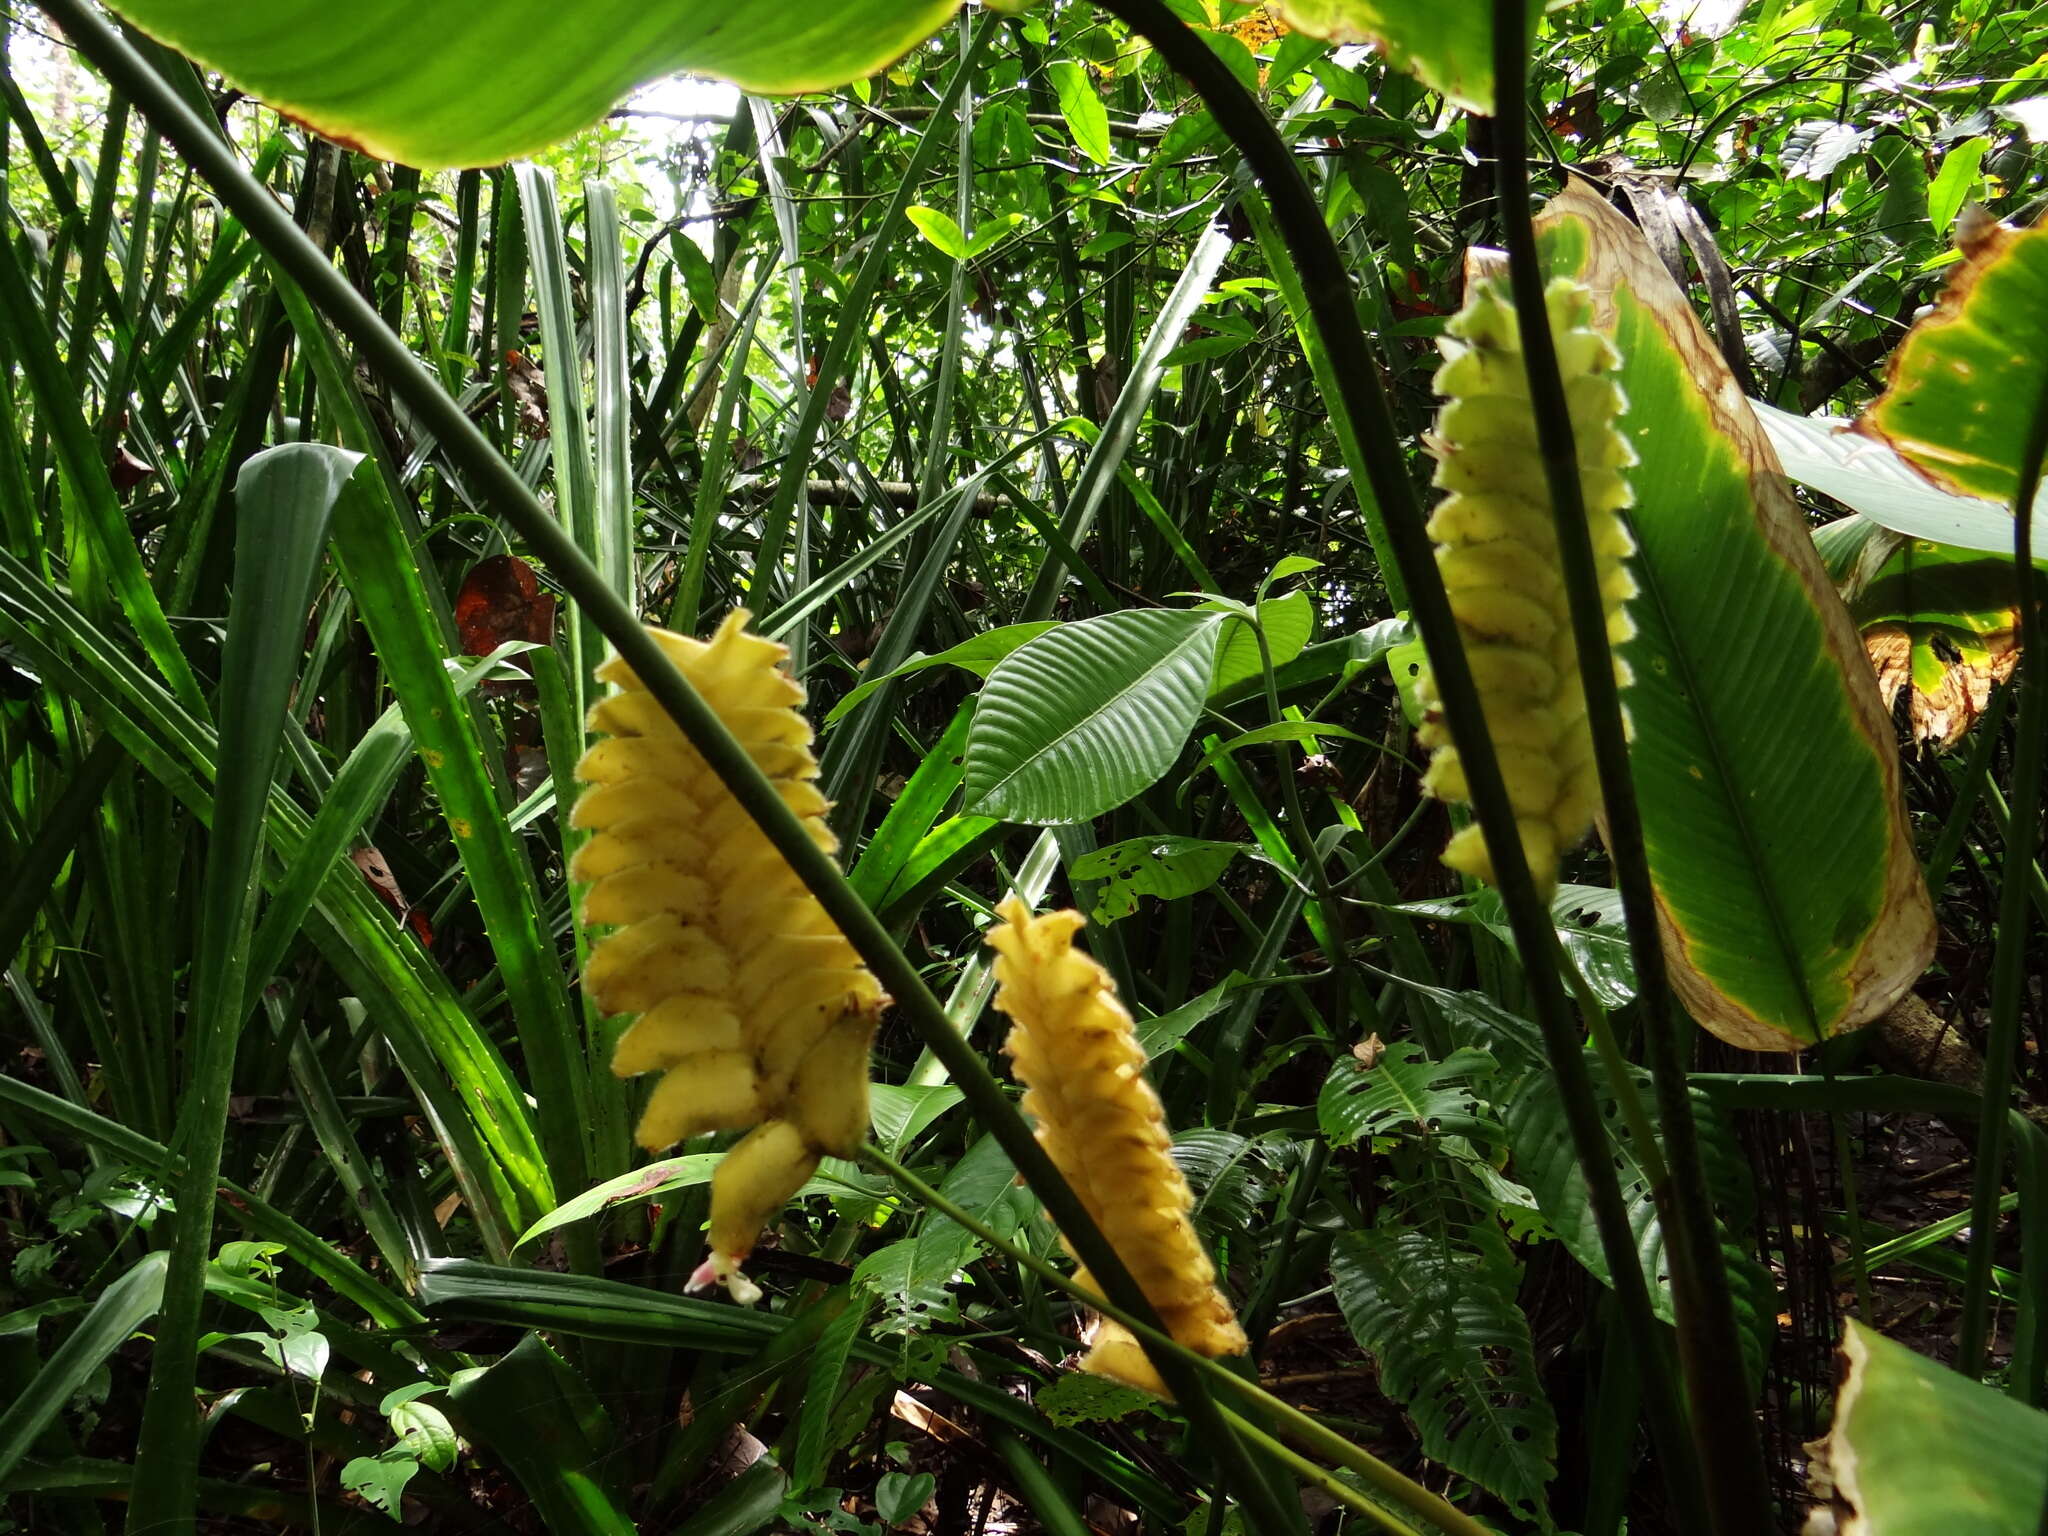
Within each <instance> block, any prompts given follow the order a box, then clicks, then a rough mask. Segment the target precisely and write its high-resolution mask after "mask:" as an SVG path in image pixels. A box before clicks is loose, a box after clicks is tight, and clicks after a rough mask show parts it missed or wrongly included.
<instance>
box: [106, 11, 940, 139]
mask: <svg viewBox="0 0 2048 1536" xmlns="http://www.w3.org/2000/svg"><path fill="white" fill-rule="evenodd" d="M959 3H960V0H836V3H833V4H826V3H824V0H726V3H724V4H721V5H704V4H701V3H699V0H583V3H579V4H575V5H563V4H559V3H556V0H493V3H491V4H488V5H475V4H470V3H467V0H350V3H349V4H347V5H339V6H337V5H327V4H322V3H319V0H271V3H268V4H264V5H260V6H251V5H240V4H227V3H222V0H124V3H123V4H121V5H120V6H119V7H118V9H119V11H120V13H121V15H122V16H123V17H125V18H126V19H127V20H129V21H132V22H134V23H135V24H136V25H137V26H138V27H140V28H142V30H144V31H145V32H148V33H149V34H150V35H151V36H153V37H156V38H158V39H159V40H161V41H163V42H166V43H169V44H170V45H171V46H172V47H173V48H176V49H178V50H179V51H180V52H182V53H185V54H187V55H189V56H190V57H191V58H193V59H194V60H196V61H198V62H199V63H201V64H204V65H206V66H207V67H209V68H211V69H216V70H219V71H220V72H221V73H222V74H223V75H225V76H226V77H227V78H228V80H229V81H231V82H232V83H233V84H235V85H236V86H239V87H240V88H241V89H242V90H245V91H247V92H248V93H249V94H250V95H252V96H255V97H257V98H258V99H260V100H261V101H263V102H264V103H265V104H266V105H268V106H271V107H275V108H276V109H277V110H278V111H280V112H283V113H285V114H287V115H288V116H291V117H295V118H297V119H299V120H300V121H301V122H304V123H307V124H309V125H311V126H312V127H314V128H317V129H319V130H320V132H322V133H324V134H326V135H327V136H328V137H329V138H331V139H335V140H337V141H339V142H341V143H344V144H347V145H350V146H352V147H354V148H357V149H360V150H363V151H364V152H366V153H368V154H370V155H373V156H375V157H376V158H378V159H380V160H397V161H401V162H403V163H405V164H407V165H417V166H427V167H436V166H454V165H495V164H496V163H498V162H499V161H501V160H510V159H513V158H514V157H516V156H519V155H528V154H533V153H535V152H536V151H539V150H542V149H545V148H547V147H548V146H549V145H551V144H554V143H556V142H557V141H559V140H562V139H565V138H567V137H568V136H569V135H570V134H572V133H574V132H576V131H577V130H578V129H580V128H584V127H587V126H589V125H590V124H591V123H594V122H596V121H597V120H598V119H599V118H600V117H602V116H604V114H605V112H606V111H608V110H609V109H610V108H611V106H612V105H613V104H614V103H615V102H617V101H618V100H619V99H620V98H621V97H623V96H625V95H626V94H627V93H628V92H629V91H631V90H632V89H633V88H634V87H635V86H638V85H643V84H645V83H647V82H648V81H651V80H659V79H661V78H662V77H663V76H664V75H673V74H677V73H681V72H683V71H688V72H690V73H692V74H700V75H713V76H716V77H718V78H719V79H723V80H730V81H732V82H733V83H734V84H736V85H739V86H740V87H742V88H743V89H745V90H749V91H759V92H765V93H769V94H783V93H793V92H797V91H811V90H822V89H825V88H827V87H829V86H835V85H843V84H845V83H846V82H847V81H849V80H854V79H858V78H859V77H860V76H862V75H867V74H871V73H873V72H874V71H875V70H878V69H881V68H883V67H884V66H885V65H887V64H889V63H891V62H892V61H894V60H895V59H897V58H899V57H901V56H902V55H903V54H904V53H907V52H908V51H909V50H910V49H912V48H914V47H915V46H917V44H918V43H920V42H922V41H923V40H924V39H925V38H927V37H929V36H930V35H931V34H932V33H933V32H935V31H937V30H938V28H939V27H940V25H941V24H942V23H943V22H944V21H945V20H946V18H947V17H949V16H951V15H952V14H953V12H954V11H955V10H956V9H958V7H959Z"/></svg>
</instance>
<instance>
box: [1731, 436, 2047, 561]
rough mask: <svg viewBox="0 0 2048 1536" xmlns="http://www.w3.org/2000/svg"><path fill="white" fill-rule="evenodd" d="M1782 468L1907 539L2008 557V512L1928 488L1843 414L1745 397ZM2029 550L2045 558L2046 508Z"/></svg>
mask: <svg viewBox="0 0 2048 1536" xmlns="http://www.w3.org/2000/svg"><path fill="white" fill-rule="evenodd" d="M1750 406H1751V408H1752V409H1753V410H1755V412H1756V415H1757V420H1758V421H1760V422H1762V423H1763V428H1764V431H1765V432H1766V433H1768V434H1769V436H1770V439H1771V446H1772V447H1773V448H1774V449H1776V450H1777V453H1778V459H1779V462H1781V463H1782V464H1783V465H1784V467H1785V473H1786V474H1787V475H1788V476H1790V477H1791V478H1792V479H1794V480H1797V481H1798V482H1799V483H1800V484H1801V485H1805V486H1811V487H1812V488H1813V489H1814V490H1816V491H1819V492H1821V493H1822V494H1824V495H1827V496H1832V497H1833V498H1834V499H1835V500H1836V501H1839V502H1840V503H1842V505H1843V506H1845V507H1853V508H1854V509H1855V510H1856V511H1858V512H1860V513H1862V514H1863V515H1864V516H1865V517H1867V518H1869V519H1870V520H1871V521H1872V522H1874V523H1877V524H1879V525H1880V526H1882V527H1885V528H1889V529H1891V530H1892V532H1894V533H1899V534H1903V535H1905V536H1906V537H1907V538H1909V539H1928V540H1931V541H1933V542H1934V543H1937V544H1955V545H1959V546H1961V547H1962V548H1964V549H1982V550H1989V551H1992V552H1993V553H2001V554H2004V555H2005V556H2007V557H2008V558H2010V557H2011V555H2012V509H2011V508H2010V507H2007V506H2001V505H1999V504H1998V503H1997V502H1995V501H1986V500H1985V499H1984V498H1983V497H1981V496H1962V495H1958V494H1956V493H1955V492H1953V491H1945V490H1943V489H1941V488H1940V487H1939V486H1936V485H1930V484H1929V483H1928V481H1927V477H1926V476H1925V475H1923V474H1921V473H1920V472H1919V471H1918V470H1916V469H1915V468H1914V467H1913V466H1912V465H1911V464H1909V463H1907V462H1906V460H1905V459H1904V458H1902V457H1901V456H1900V455H1899V454H1898V452H1897V451H1896V450H1894V449H1893V448H1891V447H1890V446H1888V445H1887V444H1885V443H1881V442H1878V441H1877V440H1875V439H1874V438H1871V437H1868V436H1866V435H1865V434H1863V433H1861V432H1858V431H1856V430H1855V427H1856V423H1855V422H1853V421H1852V420H1850V419H1849V418H1848V417H1846V416H1795V415H1793V414H1792V412H1790V411H1781V410H1779V409H1778V408H1777V407H1776V406H1774V405H1767V404H1765V403H1764V402H1763V401H1761V400H1752V401H1750ZM2034 548H2035V549H2036V550H2037V551H2039V552H2040V553H2039V556H2038V558H2039V560H2040V561H2041V562H2043V563H2048V512H2044V511H2040V510H2036V511H2035V513H2034Z"/></svg>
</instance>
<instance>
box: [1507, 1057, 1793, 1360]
mask: <svg viewBox="0 0 2048 1536" xmlns="http://www.w3.org/2000/svg"><path fill="white" fill-rule="evenodd" d="M1586 1070H1587V1071H1588V1072H1589V1073H1590V1074H1591V1076H1592V1079H1593V1091H1594V1095H1595V1098H1596V1100H1597V1102H1598V1103H1599V1104H1600V1106H1601V1110H1602V1114H1603V1117H1604V1118H1605V1119H1606V1120H1607V1123H1608V1124H1609V1125H1610V1127H1613V1126H1617V1125H1618V1114H1617V1111H1616V1109H1615V1107H1614V1094H1613V1091H1612V1089H1610V1088H1609V1087H1608V1077H1607V1072H1606V1069H1605V1067H1604V1066H1603V1065H1602V1064H1601V1062H1600V1061H1599V1059H1598V1058H1597V1057H1596V1056H1594V1055H1592V1054H1591V1053H1590V1052H1589V1053H1588V1054H1587V1057H1586ZM1631 1070H1632V1071H1633V1072H1635V1074H1636V1077H1637V1092H1638V1095H1639V1097H1640V1098H1641V1099H1642V1101H1643V1106H1644V1109H1645V1111H1646V1112H1647V1114H1648V1115H1649V1118H1650V1125H1651V1130H1652V1131H1653V1132H1655V1131H1656V1129H1657V1124H1658V1119H1659V1117H1658V1114H1657V1106H1656V1101H1655V1098H1654V1096H1653V1095H1652V1093H1651V1092H1650V1083H1649V1079H1648V1076H1647V1074H1645V1073H1643V1072H1642V1071H1641V1069H1639V1068H1632V1069H1631ZM1690 1092H1691V1096H1692V1104H1693V1118H1694V1120H1695V1121H1696V1122H1697V1124H1698V1127H1699V1144H1700V1163H1701V1166H1702V1167H1703V1168H1704V1170H1705V1172H1706V1178H1707V1190H1708V1193H1709V1195H1710V1196H1711V1197H1712V1199H1713V1203H1714V1207H1715V1210H1716V1213H1717V1214H1718V1215H1719V1216H1720V1218H1721V1223H1722V1241H1721V1258H1722V1263H1723V1264H1724V1266H1725V1267H1726V1269H1727V1271H1728V1283H1729V1288H1730V1290H1731V1291H1732V1292H1733V1293H1734V1302H1735V1317H1736V1322H1737V1324H1738V1325H1739V1329H1740V1334H1741V1341H1742V1351H1743V1359H1744V1361H1745V1363H1746V1364H1747V1365H1748V1367H1749V1377H1750V1380H1751V1381H1752V1382H1758V1381H1761V1380H1762V1379H1763V1366H1764V1356H1765V1352H1766V1350H1767V1349H1768V1348H1769V1341H1770V1338H1771V1334H1772V1331H1773V1329H1774V1328H1775V1326H1776V1320H1777V1315H1778V1303H1777V1292H1776V1290H1775V1288H1774V1287H1773V1285H1772V1282H1771V1277H1770V1274H1769V1273H1768V1272H1767V1271H1766V1270H1765V1269H1764V1268H1763V1267H1762V1266H1761V1265H1760V1264H1758V1263H1757V1261H1756V1258H1755V1256H1754V1255H1753V1254H1752V1253H1751V1252H1750V1250H1749V1247H1748V1246H1747V1244H1746V1243H1745V1242H1744V1240H1743V1237H1744V1234H1745V1233H1747V1231H1748V1229H1749V1225H1750V1218H1751V1214H1752V1211H1753V1208H1754V1206H1755V1191H1754V1189H1753V1188H1752V1186H1751V1183H1750V1172H1749V1163H1748V1160H1747V1159H1746V1158H1745V1157H1744V1155H1743V1153H1742V1151H1741V1149H1740V1148H1739V1147H1737V1145H1736V1144H1735V1139H1734V1137H1733V1136H1732V1135H1731V1134H1730V1133H1729V1130H1728V1123H1727V1120H1726V1118H1725V1117H1724V1116H1723V1115H1722V1114H1721V1113H1720V1111H1719V1110H1718V1109H1717V1108H1716V1107H1715V1106H1714V1104H1713V1102H1712V1100H1710V1099H1709V1098H1708V1097H1707V1096H1706V1095H1705V1094H1704V1093H1703V1092H1702V1091H1700V1090H1699V1089H1692V1090H1690ZM1502 1118H1503V1121H1504V1123H1505V1125H1506V1129H1507V1138H1508V1145H1509V1147H1510V1148H1511V1149H1512V1151H1513V1155H1514V1160H1513V1162H1512V1164H1511V1165H1510V1172H1512V1173H1513V1174H1514V1176H1515V1177H1516V1178H1518V1179H1520V1180H1521V1181H1522V1182H1523V1183H1524V1184H1525V1185H1527V1186H1528V1188H1529V1189H1530V1191H1531V1192H1532V1193H1533V1194H1534V1195H1535V1196H1536V1204H1537V1207H1538V1209H1540V1210H1541V1211H1542V1212H1543V1217H1544V1219H1545V1220H1546V1221H1548V1222H1549V1223H1550V1225H1551V1227H1552V1228H1553V1229H1554V1230H1555V1231H1556V1233H1557V1235H1558V1237H1559V1239H1560V1240H1562V1241H1563V1243H1564V1245H1565V1247H1566V1248H1568V1249H1570V1250H1571V1253H1572V1256H1573V1257H1574V1258H1576V1259H1577V1260H1578V1261H1579V1262H1580V1263H1581V1264H1582V1265H1584V1266H1585V1268H1586V1272H1587V1273H1588V1274H1590V1275H1592V1276H1593V1278H1594V1279H1596V1280H1598V1281H1599V1282H1600V1283H1601V1284H1602V1285H1610V1286H1611V1285H1612V1284H1613V1280H1612V1278H1611V1276H1610V1273H1609V1271H1608V1268H1607V1256H1606V1251H1605V1250H1604V1249H1603V1248H1602V1246H1601V1243H1600V1234H1599V1231H1598V1229H1597V1227H1596V1226H1595V1224H1594V1220H1593V1209H1592V1196H1591V1195H1590V1194H1589V1193H1588V1192H1587V1189H1586V1180H1585V1176H1584V1174H1582V1173H1581V1172H1580V1171H1579V1164H1578V1160H1577V1157H1576V1156H1575V1154H1574V1153H1573V1151H1572V1140H1571V1127H1570V1126H1569V1125H1568V1124H1567V1123H1566V1121H1565V1116H1564V1109H1563V1103H1562V1100H1561V1099H1560V1097H1559V1095H1558V1093H1557V1089H1556V1086H1555V1083H1554V1082H1553V1080H1552V1078H1551V1076H1550V1073H1549V1072H1548V1071H1547V1070H1538V1071H1534V1072H1531V1073H1529V1075H1528V1076H1527V1077H1525V1078H1524V1079H1523V1080H1522V1081H1521V1083H1520V1084H1519V1085H1518V1086H1517V1087H1516V1088H1515V1090H1514V1092H1513V1093H1512V1095H1511V1096H1510V1097H1509V1099H1508V1101H1507V1103H1506V1105H1505V1106H1504V1110H1503V1117H1502ZM1612 1146H1613V1151H1614V1158H1615V1172H1616V1175H1617V1177H1618V1178H1619V1180H1620V1183H1621V1197H1622V1204H1623V1206H1624V1207H1625V1209H1626V1211H1627V1213H1628V1223H1629V1228H1630V1230H1631V1231H1633V1232H1634V1234H1635V1240H1636V1253H1637V1256H1638V1261H1639V1262H1640V1263H1641V1265H1642V1270H1643V1278H1644V1280H1645V1281H1646V1282H1647V1283H1648V1285H1649V1288H1650V1306H1651V1308H1652V1310H1654V1311H1655V1312H1656V1314H1657V1315H1658V1316H1659V1317H1661V1318H1663V1319H1664V1321H1666V1322H1667V1323H1668V1322H1671V1321H1672V1320H1673V1319H1674V1317H1675V1315H1676V1314H1675V1312H1674V1310H1673V1303H1672V1299H1671V1272H1670V1265H1669V1262H1668V1260H1667V1258H1666V1254H1665V1245H1664V1230H1663V1227H1662V1226H1661V1225H1660V1224H1659V1222H1658V1218H1657V1206H1656V1202H1655V1200H1654V1199H1653V1198H1652V1197H1651V1193H1650V1181H1649V1179H1648V1178H1647V1177H1646V1176H1645V1174H1644V1173H1643V1170H1642V1165H1641V1164H1640V1163H1639V1162H1638V1161H1637V1158H1636V1154H1635V1152H1634V1150H1633V1148H1632V1147H1631V1145H1630V1143H1629V1141H1628V1138H1627V1134H1626V1132H1625V1131H1621V1130H1619V1129H1617V1130H1615V1131H1614V1134H1613V1139H1612Z"/></svg>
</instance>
